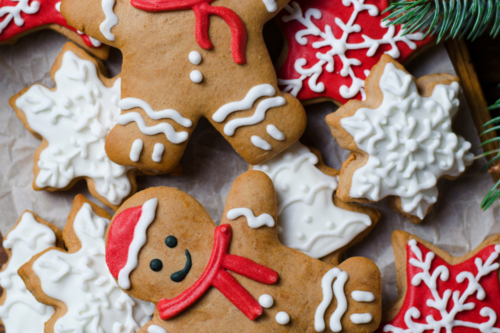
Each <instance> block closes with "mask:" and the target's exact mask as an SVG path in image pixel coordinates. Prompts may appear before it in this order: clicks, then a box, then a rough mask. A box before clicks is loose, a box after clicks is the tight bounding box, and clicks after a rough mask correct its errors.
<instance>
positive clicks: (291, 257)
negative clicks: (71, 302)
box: [106, 171, 381, 333]
mask: <svg viewBox="0 0 500 333" xmlns="http://www.w3.org/2000/svg"><path fill="white" fill-rule="evenodd" d="M276 217H277V204H276V195H275V191H274V186H273V183H272V182H271V180H270V179H269V177H268V176H267V175H265V174H264V173H262V172H260V171H248V172H246V173H244V174H243V175H241V176H239V177H238V178H237V179H236V180H235V182H234V184H233V186H232V188H231V191H230V193H229V195H228V199H227V202H226V207H225V210H224V213H223V219H222V222H221V225H220V226H218V227H217V226H216V225H215V224H214V223H213V221H212V220H211V218H210V216H209V215H208V213H207V212H206V211H205V209H204V208H203V207H202V206H201V205H200V204H199V203H198V202H197V201H196V200H195V199H194V198H192V197H191V196H189V195H187V194H185V193H183V192H181V191H179V190H177V189H174V188H167V187H158V188H150V189H147V190H145V191H142V192H139V193H137V194H135V195H134V196H133V197H132V198H130V199H129V200H127V201H126V202H125V203H124V204H123V205H122V207H120V209H119V211H118V212H117V213H116V215H115V216H114V218H113V220H112V222H111V225H110V228H109V230H108V235H107V240H106V260H107V263H108V267H109V269H110V272H111V274H112V275H113V276H114V277H115V279H116V280H117V282H118V284H119V285H120V287H122V288H123V290H124V291H126V292H127V293H128V294H129V295H131V296H134V297H137V298H139V299H143V300H145V301H150V302H153V303H155V304H156V305H157V311H155V316H154V318H153V320H152V322H150V323H148V325H147V326H145V327H143V328H141V330H140V331H139V332H141V333H146V332H148V333H157V332H162V333H164V332H169V333H175V332H207V333H208V332H235V331H238V332H249V333H250V332H266V333H267V332H270V331H275V332H300V333H303V332H341V331H343V332H372V331H373V330H375V329H376V328H377V327H378V324H379V319H380V304H381V286H380V282H381V281H380V273H379V270H378V268H377V267H376V266H375V265H374V264H373V262H371V261H370V260H368V259H365V258H351V259H348V260H346V261H345V262H343V263H342V264H340V265H339V266H338V267H335V266H333V265H330V264H327V263H324V262H322V261H319V260H317V259H314V258H311V257H309V256H307V255H305V254H303V253H301V252H299V251H297V250H294V249H291V248H289V247H286V246H284V245H282V244H281V243H280V242H279V240H278V237H277V230H276V229H277V225H276Z"/></svg>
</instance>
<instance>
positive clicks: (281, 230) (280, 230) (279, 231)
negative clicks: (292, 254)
mask: <svg viewBox="0 0 500 333" xmlns="http://www.w3.org/2000/svg"><path fill="white" fill-rule="evenodd" d="M282 232H283V228H282V227H280V226H278V233H280V234H281V233H282Z"/></svg>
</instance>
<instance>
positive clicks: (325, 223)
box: [253, 142, 372, 258]
mask: <svg viewBox="0 0 500 333" xmlns="http://www.w3.org/2000/svg"><path fill="white" fill-rule="evenodd" d="M317 163H318V158H317V157H316V155H314V154H313V153H312V152H311V150H310V149H309V148H307V147H306V146H304V145H302V144H301V143H300V142H297V143H295V144H294V145H292V146H291V147H290V148H288V149H287V150H285V151H284V152H282V153H281V154H279V155H278V156H276V157H274V158H273V159H271V160H270V161H268V162H266V163H265V164H260V165H256V166H254V167H253V169H254V170H259V171H262V172H265V173H266V174H267V175H268V176H269V177H270V178H271V180H272V181H273V183H274V187H275V189H276V196H277V199H278V226H279V230H282V231H281V232H279V233H278V237H279V239H280V241H281V242H282V243H283V244H284V245H286V246H288V247H291V248H294V249H297V250H300V251H302V252H304V253H306V254H308V255H310V256H311V257H313V258H321V257H324V256H326V255H328V254H330V253H332V252H335V251H336V250H338V249H340V248H342V247H344V246H346V245H347V244H349V243H350V242H351V241H352V240H353V239H354V238H355V237H356V236H357V235H359V234H360V233H361V232H363V231H364V230H365V229H367V228H368V227H370V226H371V225H372V220H371V219H370V216H368V215H366V214H361V213H357V212H353V211H348V210H345V209H341V208H339V207H337V206H335V204H334V203H333V193H334V191H335V190H336V189H337V179H336V178H335V177H332V176H329V175H326V174H324V173H323V172H321V171H320V170H319V169H318V168H317V167H316V164H317Z"/></svg>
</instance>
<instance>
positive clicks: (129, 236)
mask: <svg viewBox="0 0 500 333" xmlns="http://www.w3.org/2000/svg"><path fill="white" fill-rule="evenodd" d="M141 214H142V206H139V207H133V208H129V209H125V210H124V211H123V212H121V213H120V214H119V215H118V216H117V217H116V218H115V219H114V220H113V223H111V226H110V227H109V233H108V241H107V244H106V264H107V265H108V268H109V271H110V272H111V275H112V276H113V277H114V278H115V279H118V274H119V273H120V270H121V269H122V268H123V267H124V266H125V264H126V263H127V258H128V249H129V247H130V244H131V243H132V240H133V238H134V230H135V226H136V225H137V222H138V221H139V219H140V218H141Z"/></svg>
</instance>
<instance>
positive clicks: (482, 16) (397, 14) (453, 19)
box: [384, 0, 500, 103]
mask: <svg viewBox="0 0 500 333" xmlns="http://www.w3.org/2000/svg"><path fill="white" fill-rule="evenodd" d="M387 11H390V12H391V14H390V15H389V16H388V17H386V18H385V19H384V21H386V22H388V24H389V25H399V24H401V25H404V27H405V32H404V35H406V34H412V33H415V32H423V33H425V35H426V36H427V35H431V36H434V35H437V42H438V43H439V42H440V41H441V40H445V39H448V38H457V37H460V38H461V37H467V39H470V40H474V39H476V38H477V37H479V36H481V35H483V34H484V33H486V32H488V31H489V35H490V36H492V37H493V38H495V37H497V36H498V34H499V33H500V0H410V1H407V0H399V1H398V2H395V3H392V4H391V5H389V7H388V8H387V9H386V10H385V11H384V12H387ZM499 103H500V102H499Z"/></svg>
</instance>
